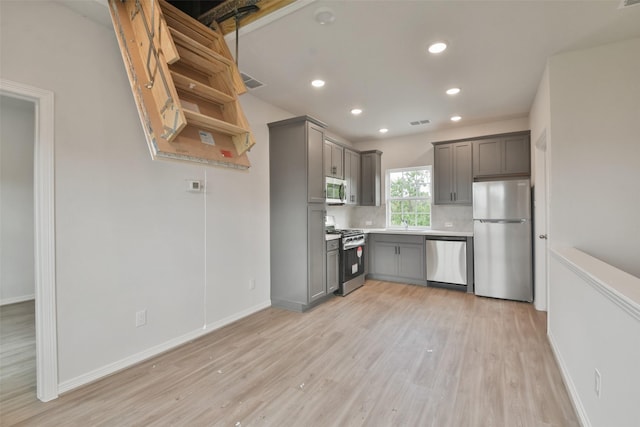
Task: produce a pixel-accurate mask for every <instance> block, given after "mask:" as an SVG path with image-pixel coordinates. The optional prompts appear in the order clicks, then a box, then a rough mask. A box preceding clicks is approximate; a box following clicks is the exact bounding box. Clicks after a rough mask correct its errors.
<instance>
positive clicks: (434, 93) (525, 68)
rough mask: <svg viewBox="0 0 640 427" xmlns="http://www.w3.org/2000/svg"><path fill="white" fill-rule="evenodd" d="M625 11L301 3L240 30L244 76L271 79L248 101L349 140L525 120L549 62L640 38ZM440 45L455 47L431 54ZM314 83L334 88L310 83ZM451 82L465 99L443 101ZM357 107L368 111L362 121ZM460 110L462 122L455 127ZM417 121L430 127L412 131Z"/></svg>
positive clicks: (554, 4)
mask: <svg viewBox="0 0 640 427" xmlns="http://www.w3.org/2000/svg"><path fill="white" fill-rule="evenodd" d="M620 4H621V1H620V0H605V1H601V0H596V1H593V0H572V1H564V0H555V1H540V0H537V1H515V0H509V1H507V0H502V1H483V0H476V1H404V0H395V1H392V0H387V1H356V0H351V1H312V2H310V1H309V0H304V1H302V2H300V1H299V2H297V4H296V3H294V7H292V8H291V9H295V8H296V6H297V7H298V9H297V10H295V11H293V12H290V13H288V14H285V16H282V17H280V18H278V19H276V20H275V21H273V22H269V23H268V24H266V25H262V26H260V24H258V25H256V26H254V27H253V28H254V29H251V26H247V27H246V28H245V29H243V30H244V31H243V32H241V35H240V55H239V61H240V70H241V71H243V72H245V73H247V74H249V75H250V76H252V77H254V78H256V79H258V80H260V81H262V82H263V83H265V86H263V87H261V88H259V89H255V90H252V91H251V92H250V93H251V94H252V95H254V96H256V97H258V98H260V99H262V100H264V101H266V102H268V103H270V104H273V105H275V106H278V107H280V108H282V109H284V110H287V111H289V112H291V113H293V114H296V115H304V114H308V115H311V116H313V117H315V118H317V119H319V120H321V121H323V122H325V123H327V124H328V125H329V127H330V129H331V130H333V131H335V132H336V133H338V134H340V135H342V136H344V137H346V138H347V139H349V140H351V141H353V142H357V141H362V140H371V139H375V138H382V137H384V138H390V137H395V136H400V135H406V134H410V133H419V132H426V131H430V130H435V129H440V128H443V127H451V126H464V125H468V124H471V123H481V122H488V121H493V120H496V119H502V118H509V117H522V116H526V115H527V114H528V112H529V109H530V107H531V104H532V102H533V98H534V96H535V93H536V90H537V87H538V84H539V82H540V78H541V76H542V73H543V70H544V67H545V64H546V60H547V58H548V57H550V56H552V55H555V54H557V53H560V52H566V51H569V50H574V49H580V48H585V47H591V46H596V45H601V44H606V43H610V42H613V41H618V40H623V39H627V38H631V37H640V5H636V6H631V7H627V8H624V9H620V8H619V7H620ZM300 6H303V7H300ZM320 7H329V8H330V9H332V10H333V12H334V14H335V17H336V19H335V22H334V23H333V24H330V25H320V24H318V23H316V21H315V20H314V12H315V11H316V10H317V9H318V8H320ZM274 16H276V15H274ZM266 19H267V20H269V17H267V18H266ZM271 20H273V16H272V17H271ZM230 39H231V40H229V41H230V43H229V44H230V45H231V50H232V51H233V50H234V47H233V45H234V44H235V40H234V37H231V38H230ZM437 40H445V41H446V42H447V43H448V44H449V48H448V49H447V50H446V51H445V52H444V53H442V54H439V55H437V56H434V55H429V54H427V53H426V49H427V47H428V45H429V44H430V43H431V42H433V41H437ZM315 78H321V79H323V80H326V82H327V83H326V86H325V87H324V88H322V89H315V88H313V87H311V86H310V82H311V80H313V79H315ZM452 86H458V87H461V88H462V92H461V93H460V94H459V95H457V96H455V97H450V96H448V95H446V94H445V90H446V89H447V88H449V87H452ZM353 107H359V108H362V109H363V110H364V112H363V113H362V115H360V116H359V117H354V116H352V115H351V114H350V112H349V111H350V110H351V108H353ZM453 114H459V115H461V116H462V120H461V121H460V122H458V123H452V122H450V120H449V117H450V116H451V115H453ZM421 119H429V120H430V121H431V123H430V124H427V125H421V126H411V125H409V122H410V121H414V120H421ZM382 127H386V128H388V129H389V132H388V133H387V134H386V135H384V136H382V135H380V134H379V133H378V129H380V128H382Z"/></svg>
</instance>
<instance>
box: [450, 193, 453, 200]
mask: <svg viewBox="0 0 640 427" xmlns="http://www.w3.org/2000/svg"><path fill="white" fill-rule="evenodd" d="M449 200H451V201H453V193H449Z"/></svg>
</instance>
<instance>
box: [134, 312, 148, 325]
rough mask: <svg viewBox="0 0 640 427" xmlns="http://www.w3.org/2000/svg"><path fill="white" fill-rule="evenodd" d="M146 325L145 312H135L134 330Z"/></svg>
mask: <svg viewBox="0 0 640 427" xmlns="http://www.w3.org/2000/svg"><path fill="white" fill-rule="evenodd" d="M146 324H147V310H140V311H136V328H139V327H140V326H144V325H146Z"/></svg>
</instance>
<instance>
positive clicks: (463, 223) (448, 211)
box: [327, 205, 473, 231]
mask: <svg viewBox="0 0 640 427" xmlns="http://www.w3.org/2000/svg"><path fill="white" fill-rule="evenodd" d="M386 213H387V207H386V205H381V206H327V215H332V216H333V217H334V218H335V220H336V227H337V228H386V226H387V220H386ZM448 224H451V226H450V227H447V225H448ZM431 228H432V229H435V230H451V231H473V210H472V208H471V206H454V205H432V206H431Z"/></svg>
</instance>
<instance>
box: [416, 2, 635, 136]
mask: <svg viewBox="0 0 640 427" xmlns="http://www.w3.org/2000/svg"><path fill="white" fill-rule="evenodd" d="M639 1H640V0H639ZM427 123H431V120H427V119H425V120H416V121H415V122H409V124H410V125H411V126H418V125H426V124H427Z"/></svg>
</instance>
